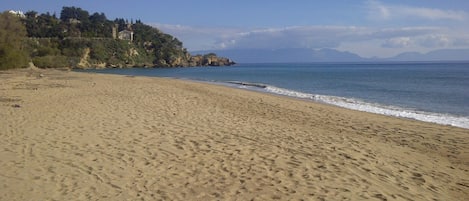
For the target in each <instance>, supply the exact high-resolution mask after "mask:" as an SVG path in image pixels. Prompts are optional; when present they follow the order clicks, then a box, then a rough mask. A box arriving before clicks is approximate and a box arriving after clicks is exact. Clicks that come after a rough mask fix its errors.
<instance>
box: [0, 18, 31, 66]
mask: <svg viewBox="0 0 469 201" xmlns="http://www.w3.org/2000/svg"><path fill="white" fill-rule="evenodd" d="M25 37H26V30H25V28H24V26H23V24H22V23H21V21H20V19H19V18H18V17H16V16H15V15H13V14H11V13H8V12H4V13H1V14H0V70H3V69H9V68H19V67H25V66H26V65H27V63H28V60H27V56H26V54H25V51H24V50H23V44H24V40H25Z"/></svg>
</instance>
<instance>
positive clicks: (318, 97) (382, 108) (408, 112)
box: [77, 70, 469, 129]
mask: <svg viewBox="0 0 469 201" xmlns="http://www.w3.org/2000/svg"><path fill="white" fill-rule="evenodd" d="M77 72H94V73H95V72H96V73H100V74H115V75H126V73H125V71H122V72H119V71H116V72H114V71H113V72H111V73H109V72H106V71H99V70H98V71H77ZM127 74H134V75H132V76H145V77H157V78H171V79H177V80H186V81H193V82H200V83H207V84H215V85H221V86H227V87H230V88H236V89H244V90H251V91H255V92H261V93H268V94H276V95H281V96H286V97H290V98H296V99H302V100H306V101H313V102H316V103H322V104H328V105H333V106H336V107H341V108H345V109H351V110H355V111H362V112H368V113H373V114H380V115H385V116H391V117H397V118H404V119H413V120H418V121H422V122H430V123H436V124H439V125H449V126H455V127H459V128H465V129H469V116H467V115H462V114H458V113H456V114H455V113H448V112H445V111H431V109H430V110H428V109H429V108H427V110H425V109H416V108H413V107H406V106H396V105H393V104H392V103H383V102H381V103H378V102H370V101H368V100H366V99H362V98H356V97H342V96H335V95H323V94H314V93H311V92H303V91H296V90H295V89H288V88H281V87H279V86H274V85H270V84H266V83H262V82H247V81H242V80H229V81H221V80H204V79H193V78H185V77H171V76H170V77H165V76H158V75H157V74H155V73H150V74H145V73H142V72H134V73H132V72H130V73H127ZM423 108H425V107H423Z"/></svg>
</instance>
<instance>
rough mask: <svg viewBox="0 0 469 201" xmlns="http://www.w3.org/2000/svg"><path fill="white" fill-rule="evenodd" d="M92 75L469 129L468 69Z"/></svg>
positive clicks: (264, 68) (364, 66)
mask: <svg viewBox="0 0 469 201" xmlns="http://www.w3.org/2000/svg"><path fill="white" fill-rule="evenodd" d="M92 71H93V72H98V73H111V74H124V75H138V76H157V77H174V78H181V79H191V80H199V81H208V82H216V83H220V84H225V85H229V86H232V87H238V88H246V89H251V90H258V91H264V92H269V93H275V94H281V95H286V96H292V97H297V98H304V99H310V100H313V101H319V102H324V103H328V104H333V105H337V106H341V107H346V108H350V109H355V110H361V111H367V112H373V113H379V114H385V115H391V116H398V117H404V118H413V119H418V120H422V121H429V122H435V123H439V124H449V125H454V126H458V127H464V128H469V63H285V64H279V63H275V64H269V63H263V64H238V65H236V66H232V67H200V68H157V69H143V68H132V69H104V70H92Z"/></svg>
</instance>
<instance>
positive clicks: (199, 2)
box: [0, 0, 469, 58]
mask: <svg viewBox="0 0 469 201" xmlns="http://www.w3.org/2000/svg"><path fill="white" fill-rule="evenodd" d="M63 6H75V7H80V8H82V9H84V10H87V11H89V12H90V14H92V13H94V12H100V13H101V12H103V13H105V14H106V16H107V17H108V19H115V18H125V19H129V20H136V19H140V20H141V21H142V22H144V23H145V24H149V25H152V26H155V27H157V28H159V29H160V30H162V31H163V32H166V33H169V34H171V35H173V36H175V37H177V38H178V39H179V40H181V41H182V42H183V43H184V46H185V47H186V48H187V49H188V50H189V51H198V50H218V49H281V48H312V49H321V48H331V49H336V50H340V51H349V52H353V53H356V54H358V55H360V56H362V57H367V58H371V57H391V56H395V55H397V54H399V53H402V52H421V53H426V52H428V51H432V50H437V49H465V48H469V1H468V0H412V1H410V0H393V1H391V0H334V1H333V0H331V1H319V0H290V1H281V0H278V1H277V0H275V1H274V0H237V1H228V0H185V1H184V0H152V1H143V0H140V1H139V0H135V1H128V0H126V1H124V0H113V1H105V0H100V1H90V0H60V1H59V0H29V1H26V0H0V11H5V10H21V11H24V12H26V11H29V10H34V11H37V12H39V13H45V12H50V13H51V14H52V13H56V14H57V16H60V11H61V10H62V7H63Z"/></svg>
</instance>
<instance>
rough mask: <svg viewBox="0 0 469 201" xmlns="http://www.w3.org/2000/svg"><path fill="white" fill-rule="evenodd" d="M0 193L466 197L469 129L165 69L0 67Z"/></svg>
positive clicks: (33, 196) (14, 196)
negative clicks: (164, 73)
mask: <svg viewBox="0 0 469 201" xmlns="http://www.w3.org/2000/svg"><path fill="white" fill-rule="evenodd" d="M0 116H1V120H0V137H1V141H0V159H1V161H0V200H251V199H254V200H302V199H303V200H366V199H370V200H469V130H467V129H461V128H455V127H449V126H442V125H436V124H430V123H423V122H418V121H413V120H407V119H398V118H391V117H386V116H380V115H374V114H368V113H363V112H357V111H351V110H346V109H342V108H337V107H333V106H329V105H323V104H317V103H312V102H307V101H302V100H296V99H291V98H286V97H279V96H274V95H269V94H261V93H256V92H251V91H245V90H238V89H231V88H227V87H223V86H214V85H208V84H203V83H194V82H188V81H180V80H173V79H161V78H146V77H131V76H118V75H100V74H87V73H76V72H67V71H55V70H37V69H36V70H34V69H27V70H13V71H0Z"/></svg>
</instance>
